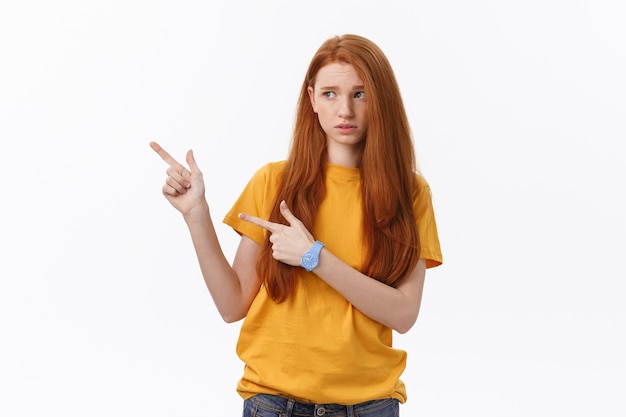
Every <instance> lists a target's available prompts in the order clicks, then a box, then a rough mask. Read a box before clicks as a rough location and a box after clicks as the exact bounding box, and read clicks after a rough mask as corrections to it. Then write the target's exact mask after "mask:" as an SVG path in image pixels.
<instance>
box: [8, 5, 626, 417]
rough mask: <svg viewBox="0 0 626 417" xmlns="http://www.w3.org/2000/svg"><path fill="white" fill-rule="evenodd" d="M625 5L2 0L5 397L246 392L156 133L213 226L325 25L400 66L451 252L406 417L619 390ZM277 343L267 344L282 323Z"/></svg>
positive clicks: (563, 400) (75, 410)
mask: <svg viewBox="0 0 626 417" xmlns="http://www.w3.org/2000/svg"><path fill="white" fill-rule="evenodd" d="M625 17H626V9H625V6H623V2H620V1H618V0H615V1H608V0H580V1H565V0H541V1H538V0H529V1H499V0H483V1H464V0H456V1H454V0H448V1H428V0H423V1H417V2H410V1H405V2H397V1H385V2H380V1H365V0H359V1H337V0H333V1H326V0H323V1H322V0H319V1H315V2H307V3H306V4H305V3H302V2H296V1H287V0H285V1H266V2H255V1H235V2H209V1H199V0H198V1H180V0H177V1H171V0H163V1H120V0H115V1H111V0H107V1H89V2H86V1H70V0H62V1H56V2H48V1H28V0H27V1H19V2H17V1H14V2H8V1H7V2H3V3H2V6H0V60H1V65H0V100H1V101H0V139H1V141H2V142H1V143H2V146H1V148H0V155H1V159H2V161H1V163H0V179H1V181H2V186H1V187H0V191H1V197H0V210H1V215H0V415H2V416H7V417H18V416H20V417H21V416H29V417H30V416H33V417H34V416H38V417H40V416H64V417H68V416H81V417H82V416H90V417H91V416H112V415H113V416H151V417H154V416H206V415H217V414H219V415H231V416H237V415H240V410H241V399H240V398H239V397H238V396H237V393H236V392H235V385H236V382H237V379H238V378H239V377H240V375H241V373H242V364H241V362H240V361H239V360H238V358H237V357H236V354H235V351H234V346H235V342H236V339H237V335H238V330H239V325H240V323H236V324H230V325H228V324H225V323H223V322H222V321H221V319H220V318H219V315H218V314H217V311H216V310H215V307H214V306H213V303H212V301H211V298H210V296H209V294H208V292H207V291H206V288H205V287H204V283H203V281H202V278H201V276H200V274H199V269H198V267H197V263H196V259H195V254H194V252H193V250H192V246H191V242H190V239H189V236H188V233H187V230H186V227H185V225H184V223H183V221H182V218H181V217H180V215H179V214H178V212H176V211H175V210H174V209H173V208H172V207H171V206H170V205H169V204H168V203H167V201H166V200H165V199H164V198H163V196H162V195H161V191H160V190H161V185H162V183H163V180H164V178H165V168H166V166H165V164H164V163H163V161H161V160H160V159H159V157H158V156H157V155H156V154H155V153H154V152H153V151H152V150H151V149H150V148H149V146H148V142H149V141H150V140H156V141H158V142H159V143H161V145H163V146H164V147H165V148H166V149H167V150H168V151H170V153H171V154H172V155H174V156H175V157H177V158H180V159H181V160H182V159H183V158H184V153H185V151H186V150H187V149H189V148H193V149H194V151H195V153H196V158H197V160H198V163H199V164H200V166H201V168H202V170H203V172H204V175H205V180H206V182H207V197H208V200H209V203H210V205H211V208H212V214H213V217H214V220H215V223H216V225H217V228H218V234H219V235H220V237H221V241H222V243H223V248H224V251H225V252H226V254H227V256H228V257H229V258H230V259H232V256H233V255H234V250H235V247H236V244H237V241H238V239H237V236H236V234H235V233H234V232H233V231H232V230H230V229H229V228H227V227H226V226H224V225H223V224H222V223H221V219H222V217H223V215H224V214H225V213H226V211H227V210H228V209H229V208H230V206H231V204H232V203H233V202H234V199H235V198H236V197H237V196H238V194H239V192H240V191H241V189H242V188H243V186H244V185H245V183H246V182H247V180H248V179H249V178H250V176H251V175H252V173H253V172H254V171H255V170H256V169H257V168H258V167H260V166H261V165H262V164H264V163H265V162H267V161H269V160H277V159H282V158H284V157H285V156H286V153H287V147H288V143H289V135H290V132H291V127H292V120H293V115H294V110H295V103H296V100H297V94H298V91H299V88H300V85H301V82H302V79H303V77H304V72H305V70H306V67H307V65H308V62H309V60H310V58H311V57H312V55H313V53H314V52H315V50H316V49H317V47H318V46H319V45H320V44H321V43H322V42H323V41H324V40H326V39H327V38H328V37H331V36H334V35H336V34H342V33H350V32H351V33H358V34H361V35H364V36H367V37H369V38H370V39H372V40H373V41H374V42H376V43H377V44H378V45H379V46H380V47H381V48H382V49H383V50H384V51H385V52H386V54H387V56H388V58H389V60H390V61H391V63H392V65H393V67H394V68H395V71H396V76H397V78H398V81H399V83H400V87H401V90H402V94H403V97H404V100H405V105H406V109H407V111H408V114H409V118H410V122H411V124H412V128H413V132H414V135H415V143H416V148H417V153H418V161H419V164H420V167H421V170H422V172H423V174H424V175H425V177H426V178H427V180H428V181H429V182H430V184H431V187H432V189H433V199H434V204H435V210H436V215H437V220H438V224H439V231H440V238H441V243H442V249H443V253H444V265H443V266H441V267H439V268H436V269H433V270H429V272H428V273H427V283H426V290H425V295H424V301H423V305H422V312H421V315H420V318H419V320H418V323H417V324H416V326H415V327H414V328H413V329H412V330H411V332H409V333H408V334H406V335H398V336H396V339H395V341H396V344H397V346H398V347H400V348H403V349H406V350H408V352H409V362H408V368H407V370H406V372H405V375H404V378H403V379H404V381H405V382H406V384H407V387H408V393H409V400H408V402H407V403H406V404H405V405H403V406H402V408H401V410H402V411H401V412H402V414H403V415H404V416H407V417H408V416H454V415H466V416H481V417H485V416H494V417H501V416H529V415H533V416H553V415H561V416H563V415H581V416H582V415H600V416H617V415H624V413H626V406H625V405H624V402H623V395H624V392H626V380H625V379H626V361H625V359H624V352H625V351H626V342H625V341H624V330H625V318H626V307H625V306H624V302H623V299H624V295H625V286H624V279H625V278H626V269H625V267H624V265H623V259H624V253H625V250H626V247H625V244H624V235H625V234H626V220H625V217H624V213H625V212H626V203H625V202H624V179H625V178H626V170H625V168H624V163H625V162H626V158H625V156H626V155H625V151H624V150H623V143H624V141H625V140H626V123H625V115H626V81H625V79H626V78H625V77H624V74H626V48H625V40H626V26H625V25H624V19H625ZM268 348H271V346H268Z"/></svg>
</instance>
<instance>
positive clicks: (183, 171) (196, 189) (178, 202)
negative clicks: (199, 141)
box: [150, 142, 206, 215]
mask: <svg viewBox="0 0 626 417" xmlns="http://www.w3.org/2000/svg"><path fill="white" fill-rule="evenodd" d="M150 147H151V148H152V149H153V150H154V151H155V152H156V153H158V154H159V156H160V157H161V158H163V160H164V161H165V162H167V164H168V165H169V167H168V168H167V170H166V171H165V172H166V174H167V178H165V184H163V188H162V192H163V195H164V196H165V198H166V199H167V200H168V201H169V202H170V203H171V204H172V206H174V207H175V208H176V209H177V210H178V211H180V212H181V213H182V214H183V215H187V214H189V213H190V212H191V211H192V210H193V209H194V208H195V207H201V206H202V205H206V199H205V196H204V192H205V188H204V179H203V178H202V172H201V171H200V168H198V165H197V164H196V160H195V159H194V157H193V152H192V151H191V150H189V151H187V157H186V159H187V164H188V165H189V169H187V168H185V167H184V166H183V165H182V164H180V163H179V162H178V161H176V160H175V159H174V158H172V156H171V155H170V154H169V153H167V152H166V151H165V149H163V148H161V146H160V145H159V144H158V143H156V142H150Z"/></svg>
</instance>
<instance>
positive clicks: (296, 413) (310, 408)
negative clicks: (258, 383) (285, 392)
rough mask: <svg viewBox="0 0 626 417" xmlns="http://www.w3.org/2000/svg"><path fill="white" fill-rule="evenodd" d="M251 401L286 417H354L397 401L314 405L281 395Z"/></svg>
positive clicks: (264, 396)
mask: <svg viewBox="0 0 626 417" xmlns="http://www.w3.org/2000/svg"><path fill="white" fill-rule="evenodd" d="M250 401H252V402H253V403H255V404H257V405H259V406H261V407H264V408H269V409H272V410H275V411H277V412H281V411H282V412H285V414H286V415H288V416H293V417H302V416H313V417H322V416H323V417H344V416H345V417H354V416H355V415H358V413H365V412H374V411H375V410H376V409H379V408H383V407H385V406H388V405H389V403H390V402H392V401H395V400H393V399H391V398H387V399H382V400H372V401H365V402H362V403H358V404H354V405H342V404H314V403H307V402H302V401H296V400H294V399H292V398H288V397H283V396H280V395H269V394H257V395H255V396H254V397H252V398H250Z"/></svg>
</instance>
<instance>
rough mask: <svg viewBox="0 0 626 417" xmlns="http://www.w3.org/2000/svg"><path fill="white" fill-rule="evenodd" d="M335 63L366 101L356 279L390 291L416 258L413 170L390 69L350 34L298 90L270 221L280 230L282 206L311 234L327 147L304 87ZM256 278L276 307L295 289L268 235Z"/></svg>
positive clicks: (327, 47)
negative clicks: (348, 70) (345, 67)
mask: <svg viewBox="0 0 626 417" xmlns="http://www.w3.org/2000/svg"><path fill="white" fill-rule="evenodd" d="M334 62H341V63H347V64H350V65H352V66H353V67H354V69H355V71H356V72H357V74H358V75H359V76H360V77H361V80H362V81H363V85H364V87H365V96H366V97H367V101H366V102H367V114H368V118H369V119H368V130H367V137H366V139H365V144H364V147H363V151H362V158H361V164H360V166H359V169H360V174H361V192H362V196H363V198H362V201H363V236H364V242H363V244H364V245H365V248H366V251H365V253H366V257H365V262H364V265H363V269H362V271H361V272H363V273H364V274H366V275H368V276H370V277H372V278H375V279H377V280H379V281H381V282H384V283H385V284H388V285H392V286H393V285H394V284H396V283H397V282H398V281H399V280H400V279H402V278H403V277H405V276H406V275H407V274H409V273H410V272H411V271H412V269H413V268H414V267H415V265H416V263H417V261H418V258H419V237H418V234H417V225H416V222H415V215H414V212H413V197H414V193H415V191H416V183H415V172H416V170H417V168H416V163H415V152H414V148H413V140H412V137H411V132H410V128H409V123H408V119H407V116H406V111H405V109H404V104H403V102H402V97H401V95H400V90H399V88H398V84H397V82H396V78H395V75H394V72H393V69H392V67H391V65H390V64H389V61H388V60H387V58H386V56H385V55H384V53H383V52H382V50H381V49H380V48H379V47H378V46H377V45H375V44H374V43H373V42H371V41H370V40H368V39H366V38H363V37H361V36H357V35H343V36H336V37H334V38H331V39H328V40H327V41H326V42H324V43H323V44H322V46H321V47H320V48H319V49H318V50H317V52H316V53H315V55H314V56H313V59H312V60H311V63H310V64H309V68H308V70H307V73H306V77H305V79H304V82H303V84H302V88H301V90H300V97H299V99H298V106H297V112H296V118H295V126H294V132H293V137H292V142H291V149H290V152H289V157H288V159H287V163H286V167H285V170H284V172H283V175H282V177H281V180H280V181H281V184H280V186H279V188H278V195H277V196H276V201H275V203H274V207H273V209H272V212H271V214H270V217H269V220H270V221H272V222H276V223H285V220H284V218H283V217H282V215H281V214H280V208H279V202H280V201H282V200H285V201H286V202H287V206H288V207H289V208H290V210H291V211H292V212H293V213H294V215H295V216H296V217H298V218H299V219H300V220H301V221H302V222H303V223H304V225H305V226H306V227H307V229H308V230H312V229H313V224H314V221H315V216H316V213H317V210H318V208H319V206H320V204H321V202H322V200H323V198H324V194H325V186H324V178H325V173H326V160H327V145H326V135H325V133H324V131H323V130H322V127H321V126H320V124H319V122H318V119H317V114H316V113H315V112H314V111H313V107H312V105H311V102H310V99H309V96H308V92H307V88H308V87H313V86H314V85H315V77H316V76H317V73H318V71H319V70H320V68H322V67H324V66H325V65H328V64H330V63H334ZM257 273H258V274H259V277H262V279H263V283H264V285H265V287H266V290H267V291H268V293H269V295H270V297H271V298H272V299H273V300H275V301H277V302H282V301H284V300H285V299H287V297H288V296H289V295H290V294H291V292H292V291H293V289H294V288H295V286H296V275H295V273H296V270H295V269H294V267H292V266H289V265H287V264H284V263H282V262H279V261H277V260H276V259H274V258H273V257H272V244H271V242H270V241H269V235H268V236H267V237H266V238H265V241H264V242H263V244H262V245H261V250H260V254H259V258H258V260H257Z"/></svg>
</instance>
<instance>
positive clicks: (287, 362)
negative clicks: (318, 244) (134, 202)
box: [224, 161, 442, 404]
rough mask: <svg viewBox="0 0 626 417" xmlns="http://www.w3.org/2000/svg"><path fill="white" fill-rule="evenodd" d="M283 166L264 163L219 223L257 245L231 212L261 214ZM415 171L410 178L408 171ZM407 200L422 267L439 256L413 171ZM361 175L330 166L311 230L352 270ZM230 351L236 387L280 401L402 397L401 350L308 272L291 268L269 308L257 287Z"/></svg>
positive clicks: (253, 232) (357, 259)
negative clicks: (294, 277)
mask: <svg viewBox="0 0 626 417" xmlns="http://www.w3.org/2000/svg"><path fill="white" fill-rule="evenodd" d="M284 166H285V163H284V161H281V162H273V163H269V164H267V165H265V166H263V167H262V168H261V169H259V170H258V171H257V172H256V174H255V175H254V176H253V177H252V179H251V180H250V182H249V183H248V185H247V186H246V187H245V189H244V191H243V192H242V194H241V196H240V197H239V199H238V200H237V202H236V203H235V204H234V206H233V208H232V209H231V210H230V212H228V214H227V215H226V217H225V218H224V223H226V224H228V225H230V226H231V227H233V228H234V229H235V230H236V231H237V232H238V233H240V234H243V235H246V236H248V237H249V238H251V239H252V240H254V241H255V242H257V243H259V244H260V243H262V241H263V238H264V234H265V231H264V229H262V228H260V227H258V226H255V225H252V224H251V223H248V222H244V221H242V220H240V219H239V218H238V217H237V215H238V213H242V212H244V213H248V214H252V215H254V216H258V217H261V218H268V216H269V213H270V211H271V207H272V204H273V203H274V199H275V195H276V188H277V182H278V178H279V175H280V173H281V172H282V170H283V169H284ZM416 175H417V174H416ZM418 181H419V182H418V184H419V192H418V193H417V197H416V200H415V202H414V207H415V213H416V221H417V227H418V231H419V237H420V245H421V254H420V258H425V259H426V260H427V266H428V267H433V266H437V265H439V264H441V262H442V256H441V250H440V246H439V238H438V235H437V227H436V224H435V217H434V213H433V209H432V202H431V196H430V188H429V186H428V184H427V183H426V181H425V180H424V179H423V178H422V177H421V176H419V175H418ZM361 220H362V209H361V190H360V174H359V170H358V169H356V168H346V167H342V166H338V165H333V164H329V165H328V169H327V175H326V197H325V198H324V201H323V202H322V204H321V206H320V208H319V211H318V214H317V218H316V222H315V225H314V228H313V230H311V233H312V234H313V236H314V237H315V238H316V239H318V240H320V241H322V242H324V244H325V245H326V247H325V250H329V251H330V252H332V253H333V254H335V255H336V256H337V257H338V258H340V259H342V260H343V261H344V262H346V263H347V264H349V265H351V266H352V267H354V268H356V269H360V267H361V265H362V263H363V257H364V253H363V250H362V245H361V244H360V242H361V240H362V233H361ZM237 354H238V355H239V357H240V358H241V360H242V361H243V362H244V364H245V368H244V374H243V377H242V378H241V380H240V381H239V383H238V385H237V391H238V392H239V394H240V395H241V396H242V397H243V398H244V399H247V398H250V397H252V396H253V395H255V394H258V393H265V394H274V395H285V396H288V397H291V398H294V399H298V400H302V401H309V402H313V403H318V404H324V403H339V404H356V403H359V402H363V401H368V400H375V399H381V398H389V397H392V398H397V399H398V400H400V402H402V403H403V402H405V401H406V389H405V386H404V383H403V382H402V381H401V380H400V375H401V374H402V372H403V371H404V369H405V366H406V352H404V351H402V350H399V349H394V348H393V347H392V329H390V328H388V327H386V326H383V325H382V324H380V323H378V322H376V321H374V320H372V319H370V318H368V317H367V316H365V315H364V314H362V313H361V312H360V311H359V310H357V309H356V308H355V307H353V306H352V305H351V304H350V303H349V302H348V301H347V300H346V299H345V298H344V297H342V296H341V295H340V294H339V293H338V292H337V291H335V290H334V289H333V288H331V287H330V286H329V285H327V284H326V283H325V282H324V281H323V280H322V279H320V278H319V277H317V275H315V274H314V273H309V272H306V271H305V270H304V269H303V268H299V269H298V285H297V287H296V289H295V291H294V293H293V294H292V295H291V296H290V297H289V299H288V300H287V301H285V302H283V303H280V304H277V303H275V302H274V301H272V300H271V299H270V298H269V296H268V294H267V292H266V291H265V290H264V289H263V288H261V290H260V291H259V293H258V295H257V296H256V298H255V299H254V301H253V303H252V305H251V307H250V310H249V311H248V314H247V316H246V318H245V320H244V322H243V324H242V327H241V331H240V335H239V340H238V343H237Z"/></svg>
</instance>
